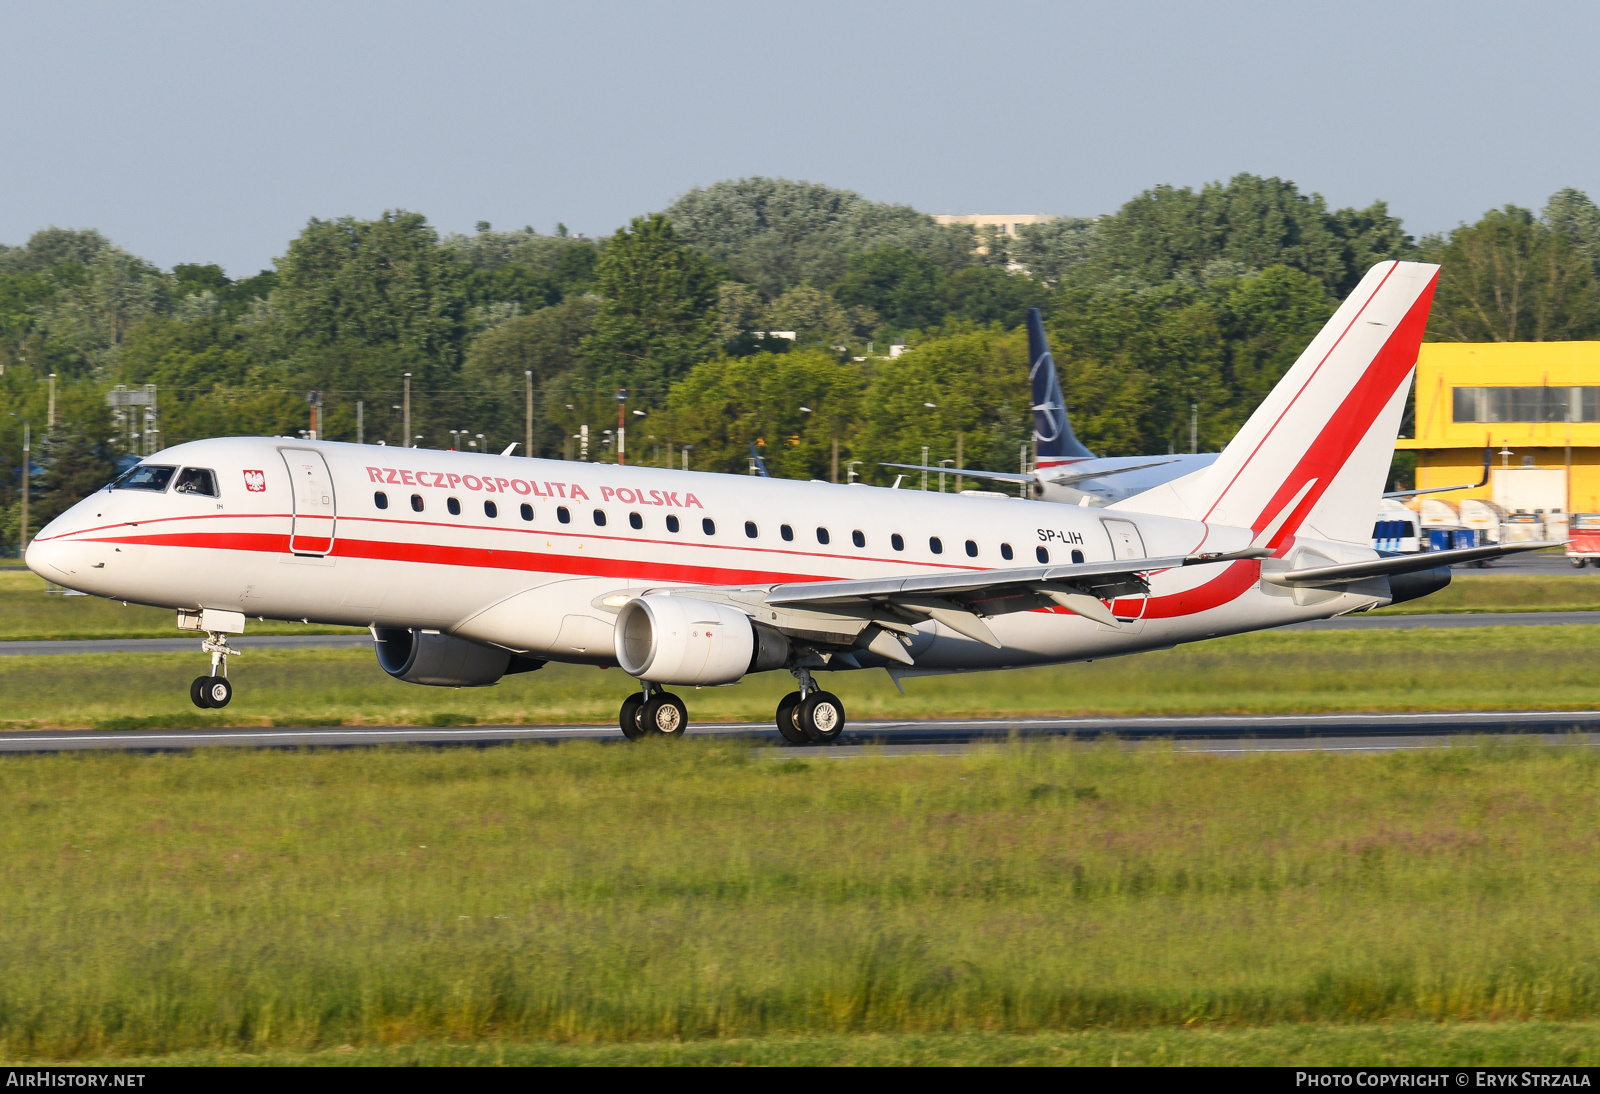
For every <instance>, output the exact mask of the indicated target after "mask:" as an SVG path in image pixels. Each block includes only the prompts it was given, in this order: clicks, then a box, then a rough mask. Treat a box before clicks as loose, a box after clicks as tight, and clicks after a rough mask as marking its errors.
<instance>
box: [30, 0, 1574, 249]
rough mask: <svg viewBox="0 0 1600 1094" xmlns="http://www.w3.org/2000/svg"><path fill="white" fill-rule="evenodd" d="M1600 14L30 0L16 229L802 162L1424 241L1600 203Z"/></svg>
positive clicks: (277, 237) (956, 207)
mask: <svg viewBox="0 0 1600 1094" xmlns="http://www.w3.org/2000/svg"><path fill="white" fill-rule="evenodd" d="M1596 42H1600V5H1594V4H1578V3H1568V4H1537V3H1518V4H1504V5H1491V4H1487V3H1482V2H1466V0H1464V2H1458V3H1414V4H1407V3H1402V2H1397V0H1388V2H1379V3H1354V2H1345V3H1337V4H1310V3H1299V4H1291V3H1284V2H1281V0H1280V2H1275V3H1221V2H1212V3H1192V2H1191V3H1144V4H1139V3H1130V2H1121V3H1106V4H1072V3H1048V4H1028V3H1001V2H984V3H972V4H954V3H930V2H917V3H911V2H882V3H872V2H870V0H869V2H862V0H853V2H848V3H838V2H823V0H815V2H811V3H800V4H781V3H774V2H764V3H757V2H751V0H746V2H745V3H687V2H678V3H649V4H644V3H641V4H622V3H604V2H596V3H588V4H575V3H571V2H568V3H562V4H549V5H541V4H532V3H524V4H504V3H476V4H472V3H461V2H453V3H449V4H418V3H403V2H390V3H384V4H353V3H351V4H339V3H331V2H328V0H319V2H317V3H288V2H277V3H272V4H270V5H269V4H258V5H248V4H243V3H229V4H217V3H196V4H181V3H143V4H141V3H132V2H123V3H107V4H73V3H49V4H44V3H37V2H18V0H7V2H4V3H0V242H4V243H11V244H19V243H22V242H24V241H25V240H26V239H27V237H28V235H29V234H30V233H31V232H33V231H34V230H35V229H37V228H40V227H43V226H45V225H49V224H56V225H60V226H63V227H95V228H99V229H100V230H101V231H103V232H105V233H106V235H108V236H109V237H110V238H111V239H112V240H113V241H115V242H116V243H118V244H120V245H121V246H123V247H126V248H127V249H129V250H131V251H133V252H135V253H137V254H140V255H143V256H145V257H146V258H149V259H151V260H153V261H154V262H156V263H158V264H159V265H161V266H163V267H170V266H171V265H173V264H174V263H178V262H218V263H220V264H221V265H222V266H223V267H224V268H225V269H226V270H227V271H228V272H229V273H230V274H231V275H233V276H248V275H250V274H252V273H254V272H256V271H257V270H259V269H261V268H263V267H266V266H268V265H270V263H271V260H272V258H273V257H274V256H275V255H279V254H282V253H283V250H284V248H285V246H286V244H287V242H288V240H289V239H290V238H291V237H292V236H294V235H295V234H296V233H297V232H298V231H299V230H300V229H301V228H302V227H303V226H304V224H305V222H306V220H307V219H308V218H310V217H314V216H315V217H324V218H328V217H337V216H343V215H354V216H358V217H371V216H375V215H377V214H379V213H381V212H382V211H383V210H384V209H389V208H405V209H414V210H417V211H420V212H422V213H424V214H426V215H427V217H428V218H429V219H430V220H431V221H432V222H433V223H434V224H436V225H437V226H438V227H439V229H440V230H441V231H471V230H472V226H473V224H474V223H475V222H476V221H478V220H488V221H491V222H492V223H493V224H494V225H495V226H496V227H497V228H514V227H520V226H522V225H524V224H532V225H533V226H534V227H535V228H538V229H539V230H541V231H552V230H554V228H555V225H556V223H557V222H558V221H563V222H565V223H566V224H567V225H569V226H570V227H571V228H572V230H574V231H581V232H584V233H587V234H590V235H597V234H602V233H607V232H611V231H613V230H615V229H616V228H617V227H618V226H619V225H621V224H623V223H625V222H626V221H627V219H628V218H629V217H631V216H634V215H637V214H639V213H643V212H647V211H650V210H654V209H660V208H662V207H664V206H665V205H667V204H668V203H669V202H670V201H671V200H672V199H673V198H674V197H675V196H677V195H678V194H680V193H682V192H683V191H684V190H687V189H688V188H690V187H692V186H696V185H704V184H707V183H711V182H715V181H716V180H718V179H725V178H736V177H740V176H744V175H781V176H786V177H789V178H803V179H810V180H812V181H816V182H825V183H827V184H829V185H832V186H838V187H843V188H848V189H853V190H857V191H859V192H861V193H862V194H864V195H865V196H867V197H869V198H872V199H874V200H877V201H892V202H905V203H909V204H911V205H914V206H916V207H917V208H919V209H922V210H924V211H926V212H930V213H941V212H951V213H972V212H1003V213H1018V212H1051V213H1061V214H1069V215H1092V214H1096V213H1105V212H1111V211H1113V210H1115V209H1116V208H1117V206H1119V205H1120V204H1121V203H1122V202H1124V201H1126V200H1127V199H1128V198H1129V197H1132V196H1133V195H1134V194H1136V193H1138V192H1139V191H1140V190H1142V189H1145V188H1147V187H1150V186H1154V185H1157V184H1159V183H1173V184H1176V185H1191V186H1197V185H1199V184H1201V183H1204V182H1206V181H1209V180H1213V179H1226V178H1228V177H1229V176H1231V175H1233V174H1236V173H1238V172H1240V171H1249V172H1254V173H1257V174H1263V175H1280V176H1283V177H1286V178H1291V179H1293V180H1295V181H1296V182H1297V183H1299V184H1300V186H1301V187H1302V189H1305V190H1315V191H1319V192H1321V193H1322V194H1323V195H1324V196H1325V197H1327V199H1328V200H1329V202H1330V203H1332V204H1333V205H1335V206H1343V205H1365V204H1367V203H1369V202H1371V201H1372V200H1374V199H1376V198H1384V199H1387V200H1388V201H1389V203H1390V207H1391V209H1392V210H1393V211H1394V212H1395V213H1397V214H1399V215H1400V216H1402V217H1403V218H1404V220H1405V222H1406V225H1407V227H1408V229H1409V230H1410V231H1411V232H1412V233H1413V234H1416V235H1421V234H1422V233H1425V232H1429V231H1438V230H1443V229H1449V228H1451V227H1453V226H1454V225H1456V224H1457V223H1459V222H1461V221H1463V220H1474V219H1476V218H1477V217H1478V216H1479V215H1481V214H1482V213H1483V211H1484V210H1486V209H1488V208H1490V207H1492V206H1497V205H1502V204H1504V203H1506V202H1514V203H1517V204H1520V205H1526V206H1530V207H1532V208H1535V209H1538V208H1539V207H1540V206H1541V205H1542V204H1543V202H1544V200H1545V199H1546V198H1547V197H1548V196H1549V194H1550V193H1551V192H1553V191H1554V190H1556V189H1558V188H1560V187H1562V186H1576V187H1578V188H1580V189H1583V190H1586V191H1588V192H1589V193H1590V194H1591V195H1594V196H1596V197H1600V141H1597V140H1596V134H1597V133H1600V96H1597V95H1596V93H1595V92H1596V80H1595V75H1594V73H1595V63H1594V59H1593V54H1594V50H1595V44H1596Z"/></svg>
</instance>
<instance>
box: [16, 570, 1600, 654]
mask: <svg viewBox="0 0 1600 1094" xmlns="http://www.w3.org/2000/svg"><path fill="white" fill-rule="evenodd" d="M1463 573H1464V574H1465V575H1466V576H1463ZM46 589H47V586H46V584H45V582H44V581H43V580H41V579H40V578H38V577H36V576H34V574H32V573H31V572H29V571H27V570H23V569H15V568H0V641H7V640H22V639H35V640H43V639H59V638H169V637H172V636H173V635H176V634H177V633H178V630H177V627H176V625H175V623H174V622H173V613H172V612H170V611H167V610H166V609H164V608H143V607H140V606H138V605H130V606H128V607H124V606H123V605H122V603H121V602H120V601H115V600H102V599H101V598H99V597H96V596H61V595H60V594H59V593H57V594H51V593H48V592H47V591H46ZM1490 611H1600V574H1595V575H1590V574H1588V573H1584V574H1558V575H1550V576H1545V575H1531V574H1530V575H1519V576H1511V575H1505V574H1493V573H1489V574H1479V573H1476V572H1471V571H1463V572H1461V573H1458V574H1457V575H1456V580H1454V581H1453V582H1452V583H1451V584H1450V586H1449V587H1448V588H1446V589H1445V590H1444V591H1442V592H1439V593H1435V594H1434V595H1433V596H1429V597H1424V598H1423V599H1421V600H1414V601H1411V602H1409V603H1406V604H1401V605H1397V606H1396V607H1394V608H1385V609H1383V614H1418V613H1424V614H1425V613H1430V612H1490ZM248 629H249V633H250V634H339V633H358V631H356V630H353V629H352V628H348V627H325V626H317V625H311V626H308V625H306V624H303V623H277V622H266V623H262V622H258V621H256V620H253V619H252V620H250V621H249V624H248Z"/></svg>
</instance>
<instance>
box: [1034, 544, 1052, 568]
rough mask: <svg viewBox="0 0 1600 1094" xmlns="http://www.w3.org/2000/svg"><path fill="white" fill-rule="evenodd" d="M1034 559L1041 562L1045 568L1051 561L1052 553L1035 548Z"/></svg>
mask: <svg viewBox="0 0 1600 1094" xmlns="http://www.w3.org/2000/svg"><path fill="white" fill-rule="evenodd" d="M1033 557H1034V558H1036V559H1038V560H1039V565H1041V566H1043V565H1044V564H1045V563H1047V562H1049V561H1050V552H1049V551H1046V550H1045V549H1044V548H1043V547H1035V548H1034V549H1033Z"/></svg>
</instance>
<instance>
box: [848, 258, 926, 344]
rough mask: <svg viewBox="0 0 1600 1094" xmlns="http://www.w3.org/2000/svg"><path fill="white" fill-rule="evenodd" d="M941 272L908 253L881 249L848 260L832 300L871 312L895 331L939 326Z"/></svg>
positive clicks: (922, 259)
mask: <svg viewBox="0 0 1600 1094" xmlns="http://www.w3.org/2000/svg"><path fill="white" fill-rule="evenodd" d="M943 283H944V271H943V270H941V269H940V268H939V267H938V266H937V265H936V264H934V263H933V262H931V261H929V260H928V259H926V258H923V257H922V256H921V255H919V254H916V253H914V252H912V251H907V250H904V249H901V248H897V247H885V248H883V249H881V250H876V251H868V252H867V253H866V254H859V255H852V256H851V257H850V260H849V263H848V266H847V268H846V271H845V275H844V276H843V277H842V278H840V279H839V280H838V281H837V282H835V284H834V286H833V289H832V292H833V296H834V299H836V300H838V301H839V303H841V304H843V305H845V306H846V307H858V308H871V309H872V310H873V311H875V312H877V313H878V315H879V316H881V317H882V319H883V322H884V323H885V324H886V325H887V326H889V327H891V328H893V329H896V330H901V331H907V330H918V329H920V328H922V327H932V326H937V325H938V324H939V323H941V322H943V320H944V317H945V314H946V311H947V308H946V306H945V302H944V300H943V299H942V298H941V296H940V290H941V289H942V288H943Z"/></svg>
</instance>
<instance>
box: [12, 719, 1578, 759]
mask: <svg viewBox="0 0 1600 1094" xmlns="http://www.w3.org/2000/svg"><path fill="white" fill-rule="evenodd" d="M1597 732H1600V711H1470V712H1463V713H1443V714H1417V713H1401V714H1287V715H1218V716H1211V717H1185V718H1013V719H1000V718H996V719H972V720H952V721H926V722H907V721H879V722H858V723H853V724H851V725H850V726H849V727H848V728H847V729H846V731H845V733H844V736H843V737H841V738H840V740H839V742H838V745H836V746H834V747H833V748H827V749H817V748H804V749H795V750H794V751H795V752H796V753H802V752H804V753H810V752H818V753H824V752H825V753H834V752H841V751H842V752H853V753H854V754H856V755H862V754H864V753H862V752H861V751H860V749H861V747H862V746H866V745H877V746H882V747H884V748H887V749H888V750H890V751H903V750H923V751H927V750H930V749H931V750H935V751H959V750H961V749H963V748H965V747H967V746H971V745H975V744H983V743H997V742H1001V741H1006V740H1010V739H1014V738H1019V739H1060V738H1080V739H1084V740H1094V739H1098V738H1100V737H1103V736H1106V735H1112V736H1115V737H1117V738H1119V739H1122V740H1125V741H1130V742H1131V741H1141V740H1160V739H1171V740H1172V741H1174V742H1175V743H1176V744H1177V745H1178V747H1180V748H1186V749H1198V750H1201V751H1207V752H1257V751H1285V750H1289V751H1294V750H1301V749H1317V748H1321V749H1330V750H1338V751H1349V750H1369V751H1370V750H1373V749H1386V750H1394V749H1402V748H1420V747H1431V746H1433V745H1437V744H1441V743H1445V742H1448V741H1449V740H1450V739H1452V738H1459V737H1461V736H1463V735H1476V734H1484V735H1499V734H1532V735H1539V736H1541V737H1543V738H1545V739H1549V740H1570V739H1572V735H1573V734H1585V735H1588V734H1595V733H1597ZM689 735H690V736H694V737H721V738H728V739H736V740H747V741H753V742H758V743H766V744H772V745H783V744H784V742H783V739H782V738H781V737H779V735H778V732H777V730H776V729H775V728H773V727H772V725H771V724H770V723H767V724H731V725H728V724H711V723H701V724H695V725H691V726H690V727H689ZM571 740H599V741H606V742H615V743H618V744H621V743H623V737H622V734H621V733H620V732H619V731H618V730H617V728H616V727H615V726H609V725H607V726H593V725H589V726H450V727H443V728H434V727H427V726H306V727H294V726H286V727H281V728H270V729H268V728H262V729H202V730H128V731H118V732H101V731H96V730H55V731H51V730H41V731H35V732H26V733H5V734H0V753H10V754H14V755H16V754H27V753H41V752H80V751H95V750H102V751H103V750H111V751H125V752H183V751H188V750H190V749H195V748H206V747H232V748H275V749H299V748H363V747H373V746H376V745H392V744H412V745H427V746H432V747H450V746H469V747H487V746H490V745H502V744H512V743H518V742H529V741H535V742H546V743H555V742H559V741H571ZM840 746H843V748H842V749H841V748H840ZM786 747H787V746H786Z"/></svg>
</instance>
